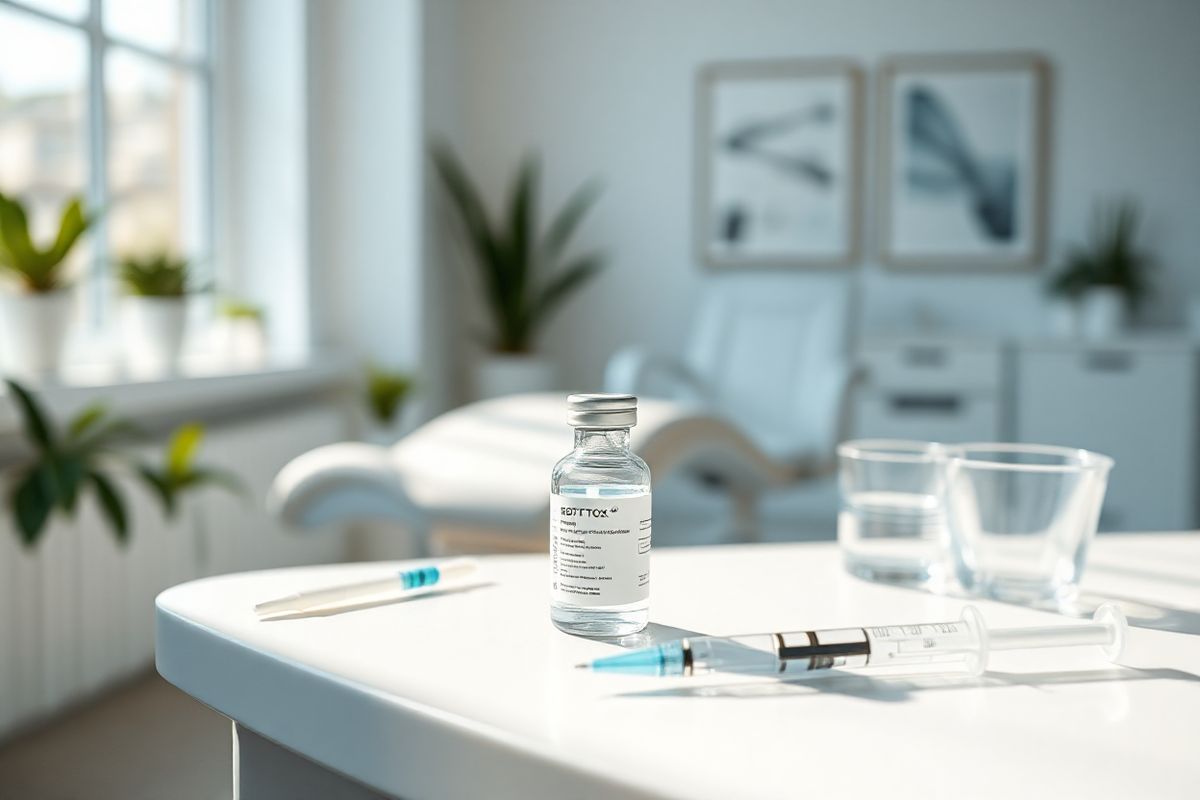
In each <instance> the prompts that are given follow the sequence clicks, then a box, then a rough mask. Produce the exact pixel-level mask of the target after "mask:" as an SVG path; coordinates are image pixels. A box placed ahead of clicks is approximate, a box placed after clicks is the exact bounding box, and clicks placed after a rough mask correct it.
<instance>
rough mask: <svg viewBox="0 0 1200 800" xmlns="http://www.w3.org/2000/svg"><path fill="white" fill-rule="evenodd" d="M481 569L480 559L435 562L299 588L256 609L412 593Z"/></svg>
mask: <svg viewBox="0 0 1200 800" xmlns="http://www.w3.org/2000/svg"><path fill="white" fill-rule="evenodd" d="M478 570H479V563H478V562H477V561H475V560H473V559H469V558H458V559H454V560H453V561H447V562H445V563H444V564H431V565H428V566H423V567H413V568H412V569H406V570H401V571H399V572H395V573H393V574H392V575H390V576H388V577H386V578H380V579H378V580H373V581H361V582H359V583H348V584H344V585H341V586H330V587H327V588H325V589H315V590H313V591H310V592H297V593H296V594H290V595H287V596H286V597H280V598H277V599H275V600H268V601H266V602H265V603H259V604H258V605H256V606H255V607H254V611H255V613H257V614H258V615H259V616H273V615H276V614H286V613H291V612H300V611H307V610H309V609H313V608H318V607H324V606H328V605H331V604H333V603H340V602H347V601H354V600H361V599H363V598H367V597H373V596H375V595H379V594H383V593H385V592H390V593H402V594H408V593H416V592H418V591H421V590H427V589H432V588H437V589H441V588H443V587H446V586H449V585H450V584H451V583H460V582H462V581H463V579H465V578H469V577H470V576H472V575H474V574H475V573H476V572H477V571H478Z"/></svg>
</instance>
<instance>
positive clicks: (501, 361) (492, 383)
mask: <svg viewBox="0 0 1200 800" xmlns="http://www.w3.org/2000/svg"><path fill="white" fill-rule="evenodd" d="M556 382H557V375H556V372H555V369H554V364H553V363H551V362H550V361H549V360H548V359H545V358H543V357H541V356H513V355H497V354H491V355H488V356H486V357H485V358H484V359H483V361H481V362H480V364H479V366H478V367H477V369H476V373H475V393H476V394H477V395H478V396H479V399H480V400H487V399H490V398H492V397H504V396H505V395H510V394H523V393H525V392H546V391H550V390H551V389H554V388H556V386H555V384H556Z"/></svg>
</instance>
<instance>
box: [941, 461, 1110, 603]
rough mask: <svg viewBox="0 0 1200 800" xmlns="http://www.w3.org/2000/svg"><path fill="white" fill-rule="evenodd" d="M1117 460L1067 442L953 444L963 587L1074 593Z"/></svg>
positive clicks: (948, 478)
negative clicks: (1056, 445) (1046, 443)
mask: <svg viewBox="0 0 1200 800" xmlns="http://www.w3.org/2000/svg"><path fill="white" fill-rule="evenodd" d="M1112 465H1113V461H1112V459H1111V458H1109V457H1108V456H1102V455H1100V454H1098V453H1092V452H1089V451H1087V450H1075V449H1071V448H1067V447H1051V446H1047V445H1033V444H969V445H959V446H950V447H947V448H946V452H945V469H944V479H945V489H944V495H943V505H944V507H945V514H946V527H947V528H948V530H949V533H950V552H951V556H952V559H953V564H954V572H955V575H956V576H957V577H958V580H959V582H960V583H961V584H962V586H963V588H964V589H966V590H967V591H969V592H972V593H974V594H980V595H984V596H988V597H994V598H996V599H1000V600H1008V601H1014V602H1020V603H1031V604H1036V603H1039V602H1045V601H1052V602H1057V603H1063V602H1069V601H1070V600H1072V599H1073V598H1074V597H1075V595H1076V594H1077V591H1078V585H1079V578H1080V575H1081V574H1082V572H1083V565H1084V560H1085V559H1086V557H1087V547H1088V543H1089V542H1090V541H1091V539H1092V537H1093V536H1094V535H1095V533H1096V524H1097V523H1098V521H1099V519H1100V506H1101V505H1102V504H1103V502H1104V491H1105V488H1106V487H1107V485H1108V472H1109V470H1110V469H1111V468H1112Z"/></svg>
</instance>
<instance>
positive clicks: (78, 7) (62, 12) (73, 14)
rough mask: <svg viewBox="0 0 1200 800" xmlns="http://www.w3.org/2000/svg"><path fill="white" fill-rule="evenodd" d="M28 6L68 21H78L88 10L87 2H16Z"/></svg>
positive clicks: (44, 0)
mask: <svg viewBox="0 0 1200 800" xmlns="http://www.w3.org/2000/svg"><path fill="white" fill-rule="evenodd" d="M18 2H20V3H21V4H22V5H27V6H30V7H31V8H36V9H39V10H41V11H47V12H49V13H51V14H57V15H58V16H60V17H66V18H68V19H80V18H81V17H83V16H84V15H85V14H87V10H88V0H18Z"/></svg>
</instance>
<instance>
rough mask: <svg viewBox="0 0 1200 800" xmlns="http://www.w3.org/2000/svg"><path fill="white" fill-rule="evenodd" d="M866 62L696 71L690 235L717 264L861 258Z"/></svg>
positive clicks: (820, 263)
mask: <svg viewBox="0 0 1200 800" xmlns="http://www.w3.org/2000/svg"><path fill="white" fill-rule="evenodd" d="M862 83H863V81H862V72H861V70H860V69H859V68H858V67H857V66H856V65H855V64H854V63H853V62H851V61H849V60H842V59H820V60H813V59H787V60H774V61H741V62H720V63H713V64H709V65H706V66H705V67H704V68H702V69H701V71H700V72H699V74H698V76H697V81H696V104H695V106H696V130H695V150H694V155H695V168H694V169H695V182H696V183H695V192H694V197H695V209H694V217H695V222H694V226H693V228H694V244H695V248H696V252H697V255H698V257H699V259H700V261H701V262H702V263H703V264H705V265H706V266H708V267H710V268H715V269H755V268H838V267H848V266H851V265H853V264H854V263H856V262H857V260H858V257H859V235H860V215H859V210H860V208H861V188H860V183H861V175H862V165H861V161H862V154H861V151H862V141H861V131H862V128H863V125H862V117H863V115H862V102H863V101H862Z"/></svg>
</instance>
